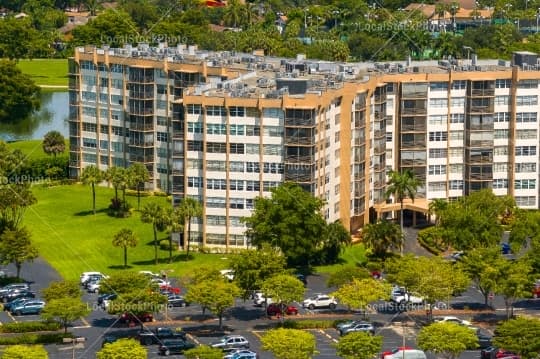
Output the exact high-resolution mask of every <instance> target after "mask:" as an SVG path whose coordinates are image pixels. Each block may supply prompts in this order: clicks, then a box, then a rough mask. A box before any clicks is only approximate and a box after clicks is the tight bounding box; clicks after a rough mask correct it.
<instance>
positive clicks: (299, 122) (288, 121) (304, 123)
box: [285, 117, 315, 127]
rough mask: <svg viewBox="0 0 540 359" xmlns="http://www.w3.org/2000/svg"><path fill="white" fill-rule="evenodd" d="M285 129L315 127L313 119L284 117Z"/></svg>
mask: <svg viewBox="0 0 540 359" xmlns="http://www.w3.org/2000/svg"><path fill="white" fill-rule="evenodd" d="M285 126H287V127H311V126H315V118H297V117H285Z"/></svg>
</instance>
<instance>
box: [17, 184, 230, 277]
mask: <svg viewBox="0 0 540 359" xmlns="http://www.w3.org/2000/svg"><path fill="white" fill-rule="evenodd" d="M33 191H34V194H35V195H36V197H37V199H38V203H37V204H36V205H34V206H32V207H30V208H29V209H28V210H27V211H26V214H25V217H24V224H25V225H26V226H27V227H28V228H29V229H30V231H31V233H32V238H33V241H34V242H35V243H36V245H37V246H38V248H39V253H40V255H41V256H42V257H43V258H45V259H46V260H47V261H48V262H49V263H51V265H52V266H53V267H55V268H56V269H57V270H58V272H59V273H60V274H61V275H62V276H63V277H64V278H65V279H75V278H78V277H79V275H80V274H81V272H83V271H94V270H95V271H102V272H105V273H111V272H113V271H118V270H122V269H121V266H122V264H123V256H122V253H123V252H122V249H121V248H116V247H113V246H112V244H111V242H112V236H113V234H114V233H116V232H117V231H119V230H120V229H121V228H124V227H125V228H130V229H132V230H133V231H134V232H135V234H136V235H137V236H138V237H139V244H138V246H137V247H135V248H130V249H129V250H128V262H129V264H130V265H131V266H132V269H133V270H152V271H159V270H172V271H173V272H172V273H171V276H181V275H183V274H186V273H189V272H190V271H192V270H193V269H194V268H196V267H199V266H205V265H211V266H213V267H218V268H220V269H223V268H226V267H227V263H228V259H227V258H226V255H218V254H198V253H194V259H192V260H190V261H183V260H177V261H176V262H174V263H172V264H168V263H167V258H168V252H167V251H162V250H160V251H159V257H160V258H161V259H162V264H159V265H154V261H153V259H154V247H153V246H152V245H151V242H152V241H153V235H152V229H151V225H149V224H145V223H142V222H141V221H140V217H139V213H138V212H137V211H135V212H134V213H133V215H132V216H131V217H130V218H122V219H120V218H112V217H109V216H108V215H107V213H106V208H107V206H108V205H109V201H110V199H111V198H112V197H113V196H114V191H113V190H112V189H109V188H104V187H98V188H97V189H96V199H97V205H96V208H97V209H98V211H99V212H98V213H97V214H96V215H93V214H92V193H91V190H90V187H87V186H82V185H72V186H58V187H51V188H44V187H34V189H33ZM128 201H129V202H130V203H131V205H132V206H134V207H136V206H137V198H136V197H128ZM147 201H158V202H161V203H167V198H165V197H147V198H142V200H141V205H142V204H144V203H145V202H147ZM159 236H160V239H165V238H166V235H165V234H160V235H159Z"/></svg>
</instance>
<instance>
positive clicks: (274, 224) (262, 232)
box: [244, 182, 326, 266]
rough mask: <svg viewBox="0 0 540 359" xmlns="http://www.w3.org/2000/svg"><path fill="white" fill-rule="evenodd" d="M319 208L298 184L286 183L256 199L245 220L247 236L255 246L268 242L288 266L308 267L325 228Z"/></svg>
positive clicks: (316, 252)
mask: <svg viewBox="0 0 540 359" xmlns="http://www.w3.org/2000/svg"><path fill="white" fill-rule="evenodd" d="M322 205H323V202H322V201H321V200H320V199H318V198H315V197H313V196H312V195H311V194H310V193H308V192H306V191H304V190H303V189H302V188H301V187H300V186H298V185H297V184H294V183H290V182H286V183H284V184H282V185H280V186H279V187H278V188H275V189H273V190H272V195H271V197H270V198H264V197H258V198H256V199H255V209H254V211H253V212H252V214H251V217H248V218H245V219H244V221H245V222H246V224H247V227H248V230H247V232H246V233H247V235H248V236H249V237H250V238H251V243H252V244H253V245H254V246H257V247H259V248H260V247H261V246H262V244H263V243H267V244H270V245H271V246H272V247H277V248H280V249H281V251H282V252H283V254H284V255H285V257H286V259H287V264H288V265H290V266H310V265H311V264H312V263H313V262H314V261H315V260H316V256H317V254H318V253H319V252H318V250H317V249H318V248H319V247H320V245H321V244H322V243H321V240H322V238H324V233H325V229H326V222H325V221H324V218H323V217H322V216H321V214H320V212H321V208H322ZM319 255H320V253H319Z"/></svg>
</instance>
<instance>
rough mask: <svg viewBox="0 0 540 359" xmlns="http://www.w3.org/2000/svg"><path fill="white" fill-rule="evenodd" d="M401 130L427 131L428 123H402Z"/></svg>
mask: <svg viewBox="0 0 540 359" xmlns="http://www.w3.org/2000/svg"><path fill="white" fill-rule="evenodd" d="M401 131H402V132H403V131H413V132H425V131H426V125H425V124H415V125H405V124H403V123H402V124H401Z"/></svg>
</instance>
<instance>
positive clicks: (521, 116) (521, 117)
mask: <svg viewBox="0 0 540 359" xmlns="http://www.w3.org/2000/svg"><path fill="white" fill-rule="evenodd" d="M536 116H537V113H536V112H518V113H516V122H536Z"/></svg>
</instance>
